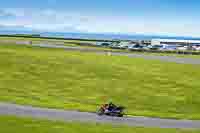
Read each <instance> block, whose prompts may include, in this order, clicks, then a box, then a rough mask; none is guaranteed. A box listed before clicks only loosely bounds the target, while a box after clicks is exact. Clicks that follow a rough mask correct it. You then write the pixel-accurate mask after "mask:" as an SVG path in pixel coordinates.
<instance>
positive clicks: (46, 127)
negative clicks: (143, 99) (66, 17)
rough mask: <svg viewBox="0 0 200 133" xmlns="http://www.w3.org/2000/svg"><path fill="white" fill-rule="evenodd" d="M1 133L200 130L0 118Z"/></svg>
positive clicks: (177, 132) (189, 132) (192, 132)
mask: <svg viewBox="0 0 200 133" xmlns="http://www.w3.org/2000/svg"><path fill="white" fill-rule="evenodd" d="M0 125H1V128H0V132H1V133H199V132H200V131H199V130H181V129H159V128H141V127H127V126H117V125H113V126H112V125H105V124H86V123H75V122H73V123H64V122H56V121H47V120H36V119H31V118H17V117H13V116H0Z"/></svg>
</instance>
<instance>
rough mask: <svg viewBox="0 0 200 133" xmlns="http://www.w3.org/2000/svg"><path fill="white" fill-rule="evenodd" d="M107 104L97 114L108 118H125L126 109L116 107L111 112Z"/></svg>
mask: <svg viewBox="0 0 200 133" xmlns="http://www.w3.org/2000/svg"><path fill="white" fill-rule="evenodd" d="M107 107H108V105H107V104H104V105H102V106H101V107H100V108H99V109H98V111H97V114H98V115H99V116H102V115H107V116H115V117H123V116H124V109H125V108H124V107H122V106H116V107H115V108H113V109H112V110H109V109H108V108H107Z"/></svg>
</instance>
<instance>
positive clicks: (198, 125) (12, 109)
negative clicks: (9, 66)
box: [0, 103, 200, 129]
mask: <svg viewBox="0 0 200 133" xmlns="http://www.w3.org/2000/svg"><path fill="white" fill-rule="evenodd" d="M0 115H15V116H19V117H33V118H40V119H48V120H60V121H66V122H71V121H79V122H87V123H104V124H105V123H108V124H118V125H128V126H137V127H156V128H181V129H200V121H192V120H170V119H159V118H148V117H124V118H118V117H109V116H97V115H96V114H95V113H87V112H77V111H65V110H58V109H45V108H36V107H31V106H22V105H16V104H8V103H0Z"/></svg>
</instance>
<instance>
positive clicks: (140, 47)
mask: <svg viewBox="0 0 200 133" xmlns="http://www.w3.org/2000/svg"><path fill="white" fill-rule="evenodd" d="M143 48H144V46H143V45H140V44H133V45H131V46H129V47H128V49H129V50H140V49H143Z"/></svg>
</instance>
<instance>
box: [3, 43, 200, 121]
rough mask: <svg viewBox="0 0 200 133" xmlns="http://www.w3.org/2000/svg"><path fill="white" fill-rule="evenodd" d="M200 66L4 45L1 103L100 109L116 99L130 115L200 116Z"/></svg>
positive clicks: (194, 117)
mask: <svg viewBox="0 0 200 133" xmlns="http://www.w3.org/2000/svg"><path fill="white" fill-rule="evenodd" d="M199 67H200V66H199V65H184V64H175V63H167V62H161V61H154V60H144V59H138V58H137V59H134V58H128V57H123V56H106V55H104V56H103V55H96V54H92V53H80V52H70V51H65V50H61V49H47V48H36V47H25V46H9V45H1V46H0V77H1V78H0V94H1V96H0V101H4V102H12V103H18V104H29V105H34V106H40V107H49V108H61V109H72V110H80V111H96V109H97V106H98V105H99V104H102V103H105V102H106V101H109V100H112V101H113V102H115V103H118V104H121V105H124V106H126V107H127V113H128V114H131V115H142V116H153V117H164V118H166V117H167V118H187V119H200V114H199V112H200V106H199V105H200V98H199V93H200V82H199V77H200V71H199Z"/></svg>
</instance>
